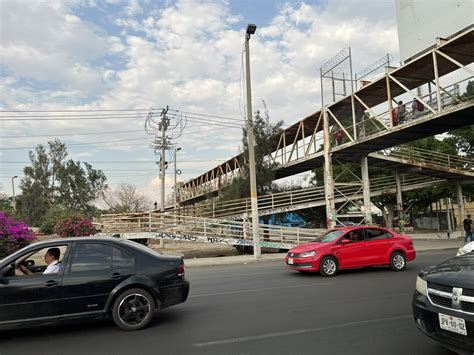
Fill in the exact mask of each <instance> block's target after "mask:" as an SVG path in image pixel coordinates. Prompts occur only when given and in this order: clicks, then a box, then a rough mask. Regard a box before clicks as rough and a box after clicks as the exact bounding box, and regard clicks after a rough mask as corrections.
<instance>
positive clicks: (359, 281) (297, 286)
mask: <svg viewBox="0 0 474 355" xmlns="http://www.w3.org/2000/svg"><path fill="white" fill-rule="evenodd" d="M378 280H380V278H370V279H363V280H344V281H339V282H324V283H318V282H314V283H310V284H302V285H292V286H279V287H262V288H253V289H246V290H235V291H222V292H212V293H201V294H197V295H192V294H191V295H189V297H188V298H197V297H209V296H222V295H231V294H239V293H248V292H262V291H274V290H285V289H295V288H304V287H321V286H334V285H346V284H348V283H357V284H360V283H361V282H363V281H378Z"/></svg>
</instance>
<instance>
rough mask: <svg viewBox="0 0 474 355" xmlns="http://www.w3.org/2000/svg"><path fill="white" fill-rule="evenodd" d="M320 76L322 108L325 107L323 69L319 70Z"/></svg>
mask: <svg viewBox="0 0 474 355" xmlns="http://www.w3.org/2000/svg"><path fill="white" fill-rule="evenodd" d="M319 75H320V76H321V106H324V92H323V69H322V68H320V69H319Z"/></svg>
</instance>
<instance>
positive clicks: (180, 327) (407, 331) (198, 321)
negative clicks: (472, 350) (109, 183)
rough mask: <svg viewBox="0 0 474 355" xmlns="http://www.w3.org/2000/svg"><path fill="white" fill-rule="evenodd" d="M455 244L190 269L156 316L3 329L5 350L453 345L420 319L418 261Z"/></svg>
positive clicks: (6, 354) (435, 348) (438, 257)
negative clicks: (184, 286) (298, 267)
mask: <svg viewBox="0 0 474 355" xmlns="http://www.w3.org/2000/svg"><path fill="white" fill-rule="evenodd" d="M454 253H455V251H437V252H424V253H419V255H418V258H417V259H416V260H415V261H414V262H412V263H409V264H408V268H407V270H406V271H404V272H393V271H390V270H388V269H385V268H372V269H368V270H366V269H364V270H351V271H346V272H341V273H340V274H339V275H338V276H336V277H333V278H323V277H321V276H319V275H317V274H310V275H303V274H300V273H298V272H296V271H291V270H287V269H286V268H285V266H284V265H282V263H280V262H268V263H259V264H248V265H238V266H235V265H234V266H219V267H203V268H200V269H188V270H187V278H188V279H189V280H190V282H191V293H190V297H189V299H188V301H187V302H186V303H184V304H181V305H178V306H175V307H171V308H169V309H166V310H163V311H162V312H160V313H158V315H157V317H156V318H155V320H154V322H153V323H152V324H151V326H150V327H149V328H147V329H145V330H142V331H138V332H123V331H120V330H119V329H118V328H117V327H115V325H114V324H113V323H112V322H111V321H92V322H91V321H87V322H86V321H81V322H75V323H63V324H57V325H48V326H42V327H36V328H23V329H18V330H8V331H3V332H0V354H1V355H18V354H34V355H38V354H48V355H51V354H55V355H60V354H67V355H72V354H81V355H91V354H127V355H128V354H132V355H141V354H272V355H274V354H328V355H333V354H344V355H349V354H350V355H353V354H364V355H369V354H376V355H380V354H385V355H389V354H393V355H408V354H416V355H422V354H429V355H442V354H453V353H451V352H450V351H449V350H446V349H445V348H443V347H442V346H440V345H438V344H437V343H436V342H434V341H432V340H431V339H429V338H427V337H425V336H424V335H422V334H421V333H420V332H419V331H418V330H417V329H416V328H415V326H414V323H413V319H412V315H411V297H412V294H413V291H414V287H415V278H416V274H417V273H418V271H419V270H420V269H421V268H422V267H425V266H428V265H432V264H437V263H439V262H440V261H442V260H445V259H447V258H449V257H451V256H452V255H453V254H454Z"/></svg>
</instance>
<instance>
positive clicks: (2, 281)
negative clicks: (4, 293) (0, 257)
mask: <svg viewBox="0 0 474 355" xmlns="http://www.w3.org/2000/svg"><path fill="white" fill-rule="evenodd" d="M9 283H10V281H8V279H7V278H6V277H3V276H0V285H8V284H9Z"/></svg>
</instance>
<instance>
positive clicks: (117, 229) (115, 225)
mask: <svg viewBox="0 0 474 355" xmlns="http://www.w3.org/2000/svg"><path fill="white" fill-rule="evenodd" d="M100 224H101V232H102V233H107V234H114V233H120V234H123V236H124V237H125V238H130V239H134V238H152V239H153V238H154V239H165V240H170V241H192V242H204V243H221V244H230V245H242V246H252V245H253V242H252V226H251V224H250V223H248V222H242V221H229V220H219V219H209V218H202V217H192V216H179V215H174V214H169V213H168V214H159V213H155V212H152V211H150V212H146V213H135V214H127V215H124V214H120V215H103V216H102V217H101V219H100ZM324 232H325V230H323V229H308V228H291V227H284V226H275V225H266V224H260V225H259V235H260V238H261V243H260V245H261V246H262V247H267V248H276V249H288V248H291V247H292V246H294V245H297V244H300V243H302V242H306V241H310V240H314V239H315V238H316V237H317V236H320V235H321V234H323V233H324Z"/></svg>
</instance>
